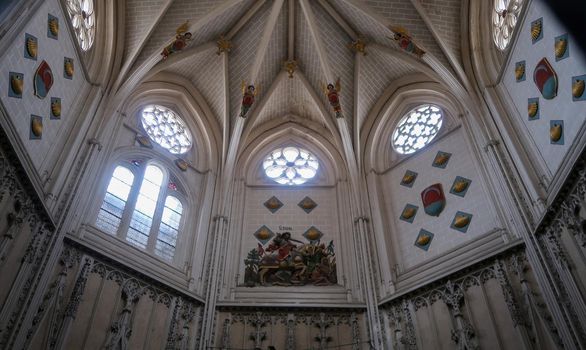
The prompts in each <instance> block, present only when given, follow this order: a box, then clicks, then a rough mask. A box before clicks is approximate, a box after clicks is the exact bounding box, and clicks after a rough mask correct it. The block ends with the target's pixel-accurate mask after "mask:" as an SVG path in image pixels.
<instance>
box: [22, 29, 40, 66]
mask: <svg viewBox="0 0 586 350" xmlns="http://www.w3.org/2000/svg"><path fill="white" fill-rule="evenodd" d="M38 49H39V42H38V40H37V38H36V37H35V36H33V35H30V34H29V33H25V34H24V57H25V58H28V59H31V60H35V61H36V60H37V53H38Z"/></svg>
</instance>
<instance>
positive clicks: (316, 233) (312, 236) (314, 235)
mask: <svg viewBox="0 0 586 350" xmlns="http://www.w3.org/2000/svg"><path fill="white" fill-rule="evenodd" d="M323 236H324V234H323V233H322V232H321V231H320V230H318V229H317V227H315V226H311V227H310V228H308V229H307V231H305V233H304V234H303V237H305V239H307V240H308V241H310V242H311V243H313V242H317V241H319V240H320V239H321V238H322V237H323Z"/></svg>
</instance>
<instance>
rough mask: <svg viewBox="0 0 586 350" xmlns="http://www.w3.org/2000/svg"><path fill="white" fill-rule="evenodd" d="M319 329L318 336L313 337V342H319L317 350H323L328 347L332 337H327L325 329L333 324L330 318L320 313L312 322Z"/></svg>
mask: <svg viewBox="0 0 586 350" xmlns="http://www.w3.org/2000/svg"><path fill="white" fill-rule="evenodd" d="M312 323H313V324H314V325H315V326H317V327H318V328H319V334H317V335H316V336H315V338H314V339H315V341H317V342H319V349H320V350H323V349H325V348H327V347H328V343H329V342H331V341H332V337H330V336H328V334H327V329H328V328H329V327H330V326H331V325H332V324H333V319H332V317H331V316H329V315H326V314H325V313H324V312H320V313H319V316H318V317H315V318H314V319H313V322H312Z"/></svg>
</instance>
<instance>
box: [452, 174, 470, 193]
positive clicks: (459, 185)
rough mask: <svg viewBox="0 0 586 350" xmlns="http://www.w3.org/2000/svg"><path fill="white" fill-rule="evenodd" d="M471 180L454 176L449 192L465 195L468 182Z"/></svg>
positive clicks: (468, 186) (468, 185)
mask: <svg viewBox="0 0 586 350" xmlns="http://www.w3.org/2000/svg"><path fill="white" fill-rule="evenodd" d="M471 183H472V180H470V179H467V178H465V177H462V176H456V178H455V179H454V183H453V184H452V187H451V188H450V193H451V194H455V195H456V196H460V197H465V196H466V192H468V188H470V184H471Z"/></svg>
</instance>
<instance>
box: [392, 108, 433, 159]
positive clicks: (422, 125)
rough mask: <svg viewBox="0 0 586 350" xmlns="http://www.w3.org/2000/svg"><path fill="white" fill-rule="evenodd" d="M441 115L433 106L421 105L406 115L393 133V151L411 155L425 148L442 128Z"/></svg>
mask: <svg viewBox="0 0 586 350" xmlns="http://www.w3.org/2000/svg"><path fill="white" fill-rule="evenodd" d="M442 114H443V113H442V110H441V109H440V108H439V107H438V106H435V105H422V106H419V107H417V108H414V109H413V110H411V111H410V112H409V113H407V115H405V116H404V117H403V119H401V121H399V124H398V125H397V127H396V128H395V131H394V132H393V147H394V148H395V150H396V151H397V152H399V153H401V154H411V153H414V152H416V151H418V150H420V149H422V148H423V147H425V145H427V144H428V143H430V142H431V141H432V140H433V139H434V138H435V136H436V135H437V133H438V132H439V130H440V128H441V127H442Z"/></svg>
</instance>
